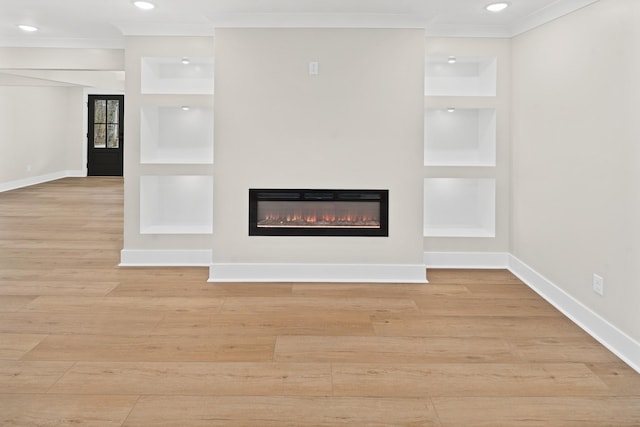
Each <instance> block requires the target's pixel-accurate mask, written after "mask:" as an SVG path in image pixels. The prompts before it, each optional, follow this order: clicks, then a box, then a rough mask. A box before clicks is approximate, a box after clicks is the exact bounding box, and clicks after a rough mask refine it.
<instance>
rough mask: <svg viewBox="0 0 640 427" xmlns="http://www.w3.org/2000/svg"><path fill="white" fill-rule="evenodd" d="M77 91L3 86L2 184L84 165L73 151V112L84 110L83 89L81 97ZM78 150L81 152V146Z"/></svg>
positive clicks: (0, 89)
mask: <svg viewBox="0 0 640 427" xmlns="http://www.w3.org/2000/svg"><path fill="white" fill-rule="evenodd" d="M76 92H77V90H76V89H73V88H68V87H38V86H33V87H31V86H0V117H2V121H1V122H0V185H2V184H7V183H11V182H15V181H20V180H28V179H30V178H33V177H39V176H43V175H48V174H53V173H58V172H61V171H67V170H72V169H80V168H81V161H79V160H78V158H77V156H76V155H75V153H72V152H70V151H71V149H72V148H73V149H76V148H78V147H77V146H76V145H77V144H70V143H69V140H70V134H72V133H73V130H74V126H73V123H74V121H76V120H77V119H75V118H74V115H76V114H78V111H79V112H80V114H81V113H82V97H81V95H82V92H80V97H78V96H77V95H78V94H77V93H76ZM75 103H77V106H76V105H74V104H75ZM78 122H79V123H81V122H80V121H79V120H78ZM79 136H80V135H79V133H78V137H79ZM72 139H73V137H72ZM76 142H77V141H76ZM79 150H80V151H79V152H80V154H82V147H81V146H80V148H79Z"/></svg>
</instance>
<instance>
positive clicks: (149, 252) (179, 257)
mask: <svg viewBox="0 0 640 427" xmlns="http://www.w3.org/2000/svg"><path fill="white" fill-rule="evenodd" d="M210 264H211V250H210V249H196V250H190V249H189V250H187V249H185V250H173V249H166V250H162V249H123V250H122V251H120V267H148V266H154V267H155V266H166V267H207V266H209V265H210Z"/></svg>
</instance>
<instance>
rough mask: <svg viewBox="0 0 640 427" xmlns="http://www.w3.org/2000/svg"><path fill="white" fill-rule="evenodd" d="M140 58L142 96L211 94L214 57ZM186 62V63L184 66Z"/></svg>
mask: <svg viewBox="0 0 640 427" xmlns="http://www.w3.org/2000/svg"><path fill="white" fill-rule="evenodd" d="M186 59H187V60H185V58H180V57H143V58H141V64H140V72H141V75H140V92H141V93H143V94H151V93H164V94H213V58H208V57H191V58H186ZM183 61H184V62H187V63H183Z"/></svg>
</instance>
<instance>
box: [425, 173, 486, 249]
mask: <svg viewBox="0 0 640 427" xmlns="http://www.w3.org/2000/svg"><path fill="white" fill-rule="evenodd" d="M495 209H496V182H495V179H493V178H426V179H425V180H424V235H425V236H427V237H495V223H496V221H495Z"/></svg>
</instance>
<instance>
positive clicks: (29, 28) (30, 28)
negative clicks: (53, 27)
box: [18, 25, 38, 33]
mask: <svg viewBox="0 0 640 427" xmlns="http://www.w3.org/2000/svg"><path fill="white" fill-rule="evenodd" d="M18 28H20V29H21V30H22V31H26V32H28V33H33V32H34V31H38V29H37V28H36V27H34V26H32V25H18Z"/></svg>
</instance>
